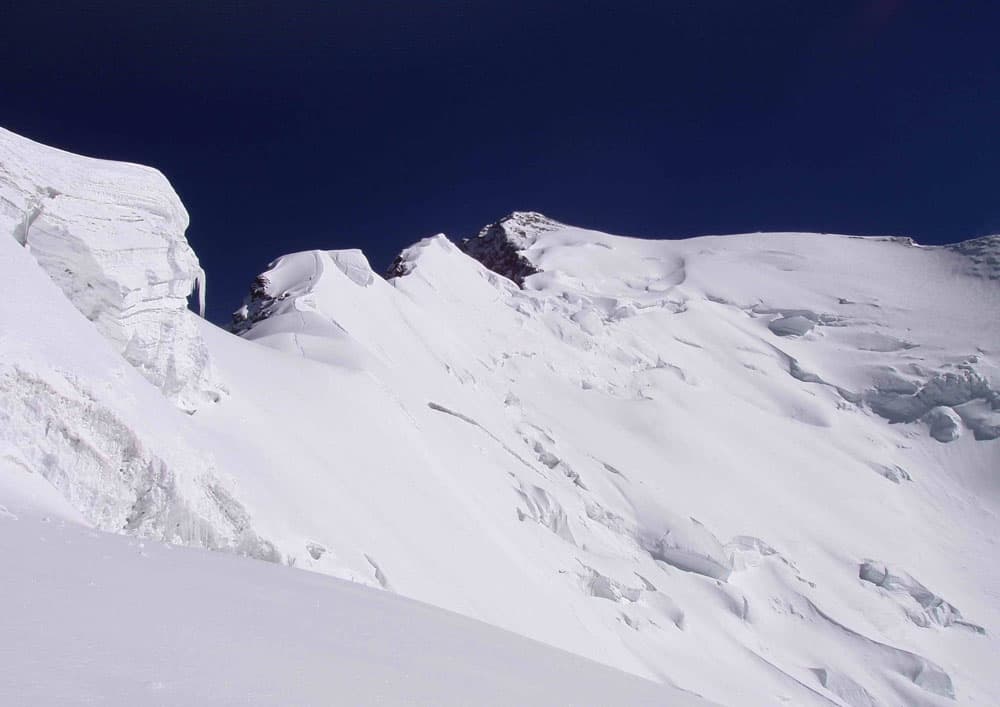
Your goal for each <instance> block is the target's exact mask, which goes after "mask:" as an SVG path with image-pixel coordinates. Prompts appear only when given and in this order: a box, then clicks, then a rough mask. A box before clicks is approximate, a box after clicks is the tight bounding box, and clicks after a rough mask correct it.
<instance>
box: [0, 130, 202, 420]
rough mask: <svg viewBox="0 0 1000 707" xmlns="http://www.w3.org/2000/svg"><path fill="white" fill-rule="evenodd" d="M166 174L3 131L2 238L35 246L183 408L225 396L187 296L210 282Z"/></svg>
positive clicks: (41, 259)
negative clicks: (5, 235)
mask: <svg viewBox="0 0 1000 707" xmlns="http://www.w3.org/2000/svg"><path fill="white" fill-rule="evenodd" d="M187 225H188V214H187V212H186V211H185V210H184V206H183V205H182V204H181V202H180V199H178V198H177V195H176V194H175V193H174V191H173V189H171V187H170V185H169V183H168V182H167V180H166V179H165V178H164V177H163V175H162V174H160V173H159V172H157V171H156V170H153V169H150V168H148V167H141V166H138V165H131V164H122V163H120V162H108V161H104V160H95V159H90V158H86V157H80V156H77V155H72V154H69V153H66V152H62V151H61V150H56V149H54V148H51V147H47V146H45V145H39V144H38V143H35V142H32V141H30V140H27V139H25V138H22V137H20V136H18V135H15V134H14V133H11V132H9V131H7V130H4V129H3V128H0V234H2V233H9V234H11V235H12V236H13V237H14V239H15V240H16V241H17V242H19V243H21V244H23V245H26V246H27V247H28V249H29V250H30V251H31V253H32V255H34V257H35V259H36V260H37V261H38V263H39V265H41V266H42V268H44V269H45V271H46V272H47V273H48V274H49V275H50V276H51V277H52V279H53V280H54V281H55V282H56V284H58V285H59V287H60V288H61V289H62V291H63V292H64V293H65V294H66V296H67V297H68V298H69V299H70V301H71V302H72V303H73V304H74V305H75V306H76V308H77V309H79V310H80V312H81V313H82V314H83V315H84V316H85V317H87V319H89V320H91V321H92V322H94V323H95V325H96V326H97V328H98V329H99V330H100V331H101V333H102V334H103V335H104V336H105V337H107V338H108V339H110V340H111V341H112V342H113V343H114V346H115V348H116V349H117V350H118V351H119V352H120V353H122V355H124V356H125V358H126V359H127V360H128V361H129V362H131V363H132V364H133V365H134V366H136V368H138V369H139V370H140V371H141V372H142V373H143V375H144V376H146V378H148V379H149V380H150V381H151V382H152V383H153V384H154V385H156V386H157V387H159V388H160V389H161V390H163V392H164V393H165V394H166V395H167V396H168V397H170V398H171V399H172V400H174V401H175V402H176V403H177V404H178V405H179V406H181V407H182V408H185V409H188V410H192V409H195V408H197V407H198V406H199V405H200V404H202V403H204V402H207V401H210V400H214V399H215V398H217V397H218V395H219V391H218V390H217V387H216V385H215V384H214V382H213V381H212V374H211V364H210V361H209V357H208V352H207V351H206V349H205V345H204V342H203V341H202V340H201V338H200V337H199V336H198V332H197V326H196V325H195V323H194V317H193V316H192V315H191V313H190V312H189V311H188V309H187V297H188V295H190V294H191V292H192V290H193V289H194V288H195V286H196V284H197V285H198V295H199V307H200V310H201V312H202V313H204V310H205V275H204V272H203V271H202V269H201V267H200V266H199V265H198V258H197V257H196V256H195V254H194V251H193V250H191V248H190V246H189V245H188V243H187V241H186V240H185V238H184V230H185V229H186V228H187Z"/></svg>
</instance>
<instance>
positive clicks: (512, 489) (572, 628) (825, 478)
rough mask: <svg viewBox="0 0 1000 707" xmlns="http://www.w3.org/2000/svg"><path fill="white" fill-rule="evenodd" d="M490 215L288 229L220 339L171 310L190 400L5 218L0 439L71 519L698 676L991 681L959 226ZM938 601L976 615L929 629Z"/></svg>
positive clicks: (953, 686) (983, 440)
mask: <svg viewBox="0 0 1000 707" xmlns="http://www.w3.org/2000/svg"><path fill="white" fill-rule="evenodd" d="M32 228H33V227H32ZM30 233H31V228H29V229H28V234H29V241H30ZM483 234H485V235H484V238H483V239H482V241H477V242H480V244H481V246H482V247H480V246H473V247H470V246H469V244H468V243H465V244H464V250H463V248H462V247H459V246H456V245H455V244H454V243H452V242H451V241H450V240H448V239H447V238H446V237H444V236H441V235H438V236H433V237H430V238H425V239H423V240H420V241H418V242H417V243H416V244H414V245H413V246H411V247H410V248H407V249H405V250H404V251H403V252H402V253H401V254H400V256H399V258H398V259H397V260H396V262H395V264H394V266H393V268H392V270H391V273H392V275H393V277H392V278H391V279H389V280H388V281H387V280H385V279H383V278H381V277H379V276H378V275H376V274H375V273H374V272H373V271H372V269H371V268H370V267H369V265H368V262H367V260H366V259H365V258H364V256H363V255H362V254H361V253H360V252H359V251H353V250H352V251H324V250H315V251H306V252H302V253H293V254H290V255H287V256H284V257H282V258H279V259H278V260H276V261H275V262H274V263H272V264H271V266H270V267H269V268H268V269H267V270H266V271H265V272H264V273H262V274H261V275H260V276H258V277H257V278H256V280H255V281H254V282H253V284H252V286H251V293H250V296H249V297H248V299H247V301H246V302H245V304H244V307H243V308H241V309H240V310H239V311H238V312H237V314H236V316H235V318H234V329H235V330H236V331H237V332H239V333H240V334H241V335H240V336H238V337H237V336H232V335H231V334H229V333H226V332H223V331H221V330H219V329H217V328H215V327H212V326H211V325H209V324H207V323H205V322H196V326H197V329H198V333H199V336H201V337H202V340H203V341H204V345H205V347H206V349H207V351H208V352H209V354H210V357H211V360H212V362H213V365H214V366H215V367H216V369H217V372H218V376H219V377H220V379H221V380H224V381H225V383H226V387H227V390H228V394H227V395H225V396H223V397H222V398H221V399H220V400H219V402H218V404H217V405H210V406H204V407H203V408H200V409H199V410H198V412H197V414H195V415H193V416H187V415H183V414H182V413H180V412H179V411H177V410H176V409H175V408H172V407H171V406H169V405H168V404H167V403H166V402H165V400H164V399H163V397H162V396H161V395H159V394H158V392H157V391H156V390H155V389H153V388H152V386H149V385H148V384H147V383H146V382H145V381H144V380H143V379H142V378H141V377H139V376H138V374H137V373H136V372H135V371H134V370H133V369H132V368H130V367H129V366H127V365H125V364H124V363H122V359H121V357H120V356H118V354H117V353H116V351H115V350H114V349H113V348H111V346H110V345H109V342H108V341H107V340H105V339H103V338H101V337H100V336H98V335H97V334H96V332H95V331H94V330H93V327H92V326H90V325H89V323H88V322H87V321H86V320H85V319H84V318H83V317H81V316H80V315H79V313H78V312H77V311H76V310H74V309H73V308H72V307H71V306H69V304H68V302H67V301H66V300H65V298H64V297H63V296H62V293H60V292H59V291H58V290H57V289H56V288H55V286H54V285H53V284H52V282H51V281H50V280H48V279H46V278H44V277H43V274H42V272H41V271H40V270H39V268H38V267H36V266H35V264H34V263H33V261H32V260H31V259H30V257H28V255H27V253H26V252H25V251H24V250H23V249H21V248H19V247H18V246H17V244H16V242H15V240H14V239H10V240H9V241H8V243H7V247H8V248H9V249H10V251H11V253H12V254H13V255H14V256H16V257H12V258H11V259H10V260H9V262H8V263H7V265H6V266H5V267H4V269H3V271H2V274H3V275H4V278H5V280H6V281H8V282H10V283H12V286H13V287H14V289H15V290H17V291H18V292H19V293H21V294H18V295H17V296H16V297H13V298H9V299H7V300H0V314H2V315H3V316H4V321H5V322H10V325H9V326H5V327H4V331H3V332H2V333H0V353H2V354H3V358H0V361H6V362H11V363H9V364H7V365H6V366H5V367H3V368H2V369H0V373H2V374H3V377H0V381H4V382H5V385H6V388H4V391H5V393H4V394H5V395H6V396H7V398H4V399H3V400H4V402H3V406H4V410H5V411H9V413H10V414H8V416H7V419H6V420H5V422H7V423H8V424H7V426H6V427H5V428H2V429H0V443H3V445H4V446H3V447H2V450H0V453H2V454H3V456H5V457H6V458H8V459H10V460H15V461H14V462H11V463H12V464H14V466H15V467H16V468H17V469H21V470H29V471H31V472H32V473H31V474H30V475H28V474H25V475H24V478H25V479H31V480H32V482H34V481H39V482H41V480H43V479H48V480H50V482H51V483H50V484H49V486H48V488H49V489H50V490H51V489H52V488H54V487H55V486H58V488H59V491H60V492H61V494H60V495H59V498H60V499H62V500H61V502H62V503H65V504H67V505H69V504H70V503H71V504H72V507H73V509H74V512H75V513H78V514H80V515H81V516H82V517H83V519H85V520H87V521H89V522H90V523H91V524H97V525H100V526H101V527H107V528H113V527H115V526H120V527H118V528H117V529H119V530H121V531H123V532H126V533H132V534H142V535H145V536H152V537H157V538H161V539H167V540H171V541H175V542H183V543H186V544H194V545H204V546H209V547H213V548H219V549H226V550H230V551H234V552H237V553H244V554H251V555H254V556H257V557H261V558H264V559H271V560H274V561H280V562H283V563H286V564H290V565H294V566H295V567H298V568H304V569H310V570H314V571H318V572H322V573H325V574H328V575H333V576H335V577H339V578H344V579H350V580H352V581H355V582H358V583H361V584H365V585H368V586H369V587H372V588H375V589H381V590H384V591H385V592H394V593H398V594H401V595H404V596H408V597H411V598H416V599H419V600H422V601H426V602H429V603H432V604H435V605H437V606H440V607H444V608H447V609H450V610H452V611H455V612H458V613H460V614H464V615H466V616H469V617H473V618H476V619H479V620H482V621H485V622H488V623H491V624H494V625H497V626H500V627H503V628H505V629H508V630H511V631H514V632H516V633H520V634H523V635H525V636H529V637H531V638H534V639H537V640H540V641H543V642H545V643H548V644H551V645H554V646H558V647H561V648H564V649H566V650H569V651H572V652H575V653H577V654H580V655H582V656H585V657H588V658H591V659H594V660H597V661H600V662H602V663H605V664H607V665H611V666H614V667H617V668H620V669H622V670H625V671H628V672H631V673H635V674H637V675H641V676H644V677H648V678H651V679H654V680H657V681H660V682H663V683H667V684H671V685H676V686H679V687H681V688H684V689H686V690H690V691H692V692H695V693H697V694H699V695H704V696H705V697H706V698H708V699H711V700H714V701H716V702H719V703H722V704H731V705H774V704H795V705H830V704H835V705H841V706H842V707H843V706H844V705H850V706H851V707H856V706H857V705H880V706H884V707H889V706H890V705H900V704H905V705H925V706H934V707H940V706H941V705H946V704H953V703H961V704H966V703H967V704H993V703H997V702H1000V681H998V677H997V675H996V671H995V667H994V666H993V665H992V663H993V662H994V658H993V657H994V656H995V655H996V654H997V653H998V651H1000V644H998V643H997V638H996V636H997V631H996V630H995V626H997V625H998V622H1000V607H998V606H997V603H996V599H995V587H996V586H998V585H1000V570H998V568H997V566H996V563H995V562H991V561H990V559H991V558H992V556H993V555H994V554H995V546H994V544H993V538H995V537H996V536H997V534H998V532H1000V526H998V520H997V519H998V517H1000V513H998V509H997V503H998V502H1000V497H998V496H997V485H996V470H997V469H998V468H1000V441H997V440H996V439H991V435H992V433H991V430H992V429H993V428H994V427H995V425H996V424H997V423H996V421H995V415H996V413H997V411H996V409H995V406H994V401H995V400H996V398H995V392H994V391H996V390H998V388H1000V385H998V359H997V356H998V351H1000V331H998V329H997V327H996V326H995V325H994V320H995V313H996V312H997V311H1000V291H998V286H997V281H996V280H995V279H991V278H990V277H988V276H983V274H982V272H981V267H980V265H982V263H983V262H987V261H985V260H984V259H983V258H984V257H985V256H983V255H982V253H981V251H980V247H979V246H976V247H975V248H973V249H972V250H971V251H970V252H972V255H969V254H968V252H966V251H967V250H968V249H963V248H962V247H955V248H923V247H920V246H917V245H915V244H913V243H912V241H909V240H908V239H900V238H884V239H871V238H851V237H844V236H818V235H809V234H750V235H744V236H733V237H705V238H696V239H691V240H686V241H647V240H640V239H633V238H624V237H618V236H611V235H608V234H604V233H599V232H595V231H588V230H584V229H579V228H573V227H571V226H566V225H563V224H559V223H557V222H555V221H552V220H551V219H547V218H545V217H543V216H541V215H539V214H513V215H511V216H510V217H508V218H505V219H502V220H501V221H500V222H499V223H498V224H497V225H495V226H493V227H488V228H487V229H485V230H484V231H483ZM486 241H489V242H490V243H493V245H492V246H489V247H487V245H488V243H486ZM317 245H322V244H321V243H317ZM494 246H495V247H494ZM470 253H473V254H475V255H476V257H477V258H481V260H482V261H481V262H480V261H479V260H477V259H476V258H473V257H470ZM484 254H485V255H484ZM514 256H516V257H514ZM977 258H978V259H979V260H976V259H977ZM0 264H2V263H0ZM491 268H495V269H491ZM43 285H47V286H48V289H46V288H45V287H43ZM25 313H28V314H25ZM37 321H45V322H47V323H49V325H47V326H45V327H37V326H34V324H35V323H36V322H37ZM29 322H31V325H29ZM11 332H14V334H11ZM102 347H103V348H102ZM81 349H82V351H81ZM28 362H30V365H28ZM119 363H121V365H119ZM14 364H17V365H14ZM35 381H42V382H43V383H44V386H43V385H41V384H36V383H35ZM32 386H34V387H32ZM46 386H47V387H46ZM49 388H51V389H53V390H55V391H56V393H52V392H49V390H48V389H49ZM36 400H37V403H36V402H34V401H36ZM60 410H65V414H61V413H60ZM992 436H994V437H995V435H992ZM945 438H947V439H951V441H950V442H949V443H947V444H942V443H941V442H940V441H939V440H941V439H945ZM32 445H36V446H37V447H38V450H37V451H36V450H35V449H34V448H33V447H32ZM8 450H9V452H8ZM15 462H16V463H15ZM0 473H8V474H9V473H11V472H9V471H2V472H0ZM10 478H12V479H13V478H18V479H20V478H21V477H10ZM21 480H24V479H21ZM47 483H48V482H47ZM53 485H55V486H53ZM36 486H37V485H36ZM33 488H34V487H33ZM2 490H3V487H2V485H0V492H2ZM67 499H68V501H67ZM50 500H51V499H50ZM0 504H3V505H4V506H5V507H7V506H8V504H4V503H3V499H2V498H0ZM12 512H13V513H14V514H15V515H16V514H17V512H16V510H15V511H12ZM0 515H2V514H0ZM105 518H106V519H109V520H107V521H105V520H102V519H105ZM0 521H2V518H0ZM179 521H180V525H179V526H178V522H179ZM177 527H180V528H181V529H185V530H184V532H174V529H176V528H177ZM868 558H878V560H877V562H878V566H879V567H882V566H884V567H885V568H886V574H885V576H886V577H889V578H890V579H889V581H888V582H887V583H885V582H883V585H882V586H880V585H879V584H877V583H874V582H872V581H870V580H868V579H865V575H869V576H871V577H874V576H875V574H873V573H872V572H867V571H866V572H865V573H864V574H862V573H861V570H859V568H860V567H862V565H863V563H866V562H874V561H873V560H869V559H868ZM873 566H874V565H873ZM898 568H906V571H905V572H903V571H902V570H899V569H898ZM879 576H880V577H881V576H882V575H879ZM914 577H919V578H920V581H919V582H916V580H913V578H914ZM926 587H932V588H933V589H934V592H930V591H929V590H926ZM246 591H247V592H252V591H254V590H253V588H251V587H248V588H247V589H246ZM925 592H926V593H925ZM941 597H947V601H945V600H944V599H943V598H941ZM939 599H940V603H937V602H938V600H939ZM303 606H306V605H303ZM956 606H960V607H962V610H963V612H964V615H965V616H969V617H971V618H972V619H974V620H975V621H976V624H975V625H976V626H979V627H981V628H982V629H983V632H982V633H980V632H978V631H976V630H953V629H954V628H955V627H956V626H959V624H958V623H957V621H959V620H961V621H964V619H959V614H958V613H957V609H955V608H954V607H956ZM300 608H302V607H300ZM303 610H304V611H306V613H307V614H308V613H309V609H308V607H306V608H305V609H303ZM914 616H917V617H918V618H920V617H924V618H920V620H919V621H918V620H915V619H914V618H913V617H914ZM948 617H950V619H949V618H948ZM924 619H926V620H924ZM938 619H940V620H938ZM949 620H950V621H951V623H950V624H949V623H948V621H949ZM970 626H971V624H970ZM472 701H473V702H475V701H476V700H475V699H473V700H472ZM620 701H621V702H623V703H628V699H627V698H625V697H623V698H622V699H621V700H620ZM611 702H614V700H611Z"/></svg>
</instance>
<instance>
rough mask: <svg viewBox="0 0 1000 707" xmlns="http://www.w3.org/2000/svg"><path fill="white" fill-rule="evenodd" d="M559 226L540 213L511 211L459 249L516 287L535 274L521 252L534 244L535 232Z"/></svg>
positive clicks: (466, 240)
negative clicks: (512, 282) (513, 283)
mask: <svg viewBox="0 0 1000 707" xmlns="http://www.w3.org/2000/svg"><path fill="white" fill-rule="evenodd" d="M559 226H560V224H558V223H557V222H555V221H553V220H552V219H550V218H548V217H546V216H543V215H542V214H539V213H535V212H533V211H515V212H514V213H512V214H510V215H509V216H505V217H504V218H502V219H500V220H499V221H497V222H496V223H493V224H490V225H489V226H487V227H486V228H484V229H483V230H482V231H480V232H479V235H477V236H476V237H475V238H466V239H464V240H463V241H462V243H461V245H460V247H461V249H462V250H463V251H465V252H466V253H467V254H468V255H470V256H472V257H473V258H475V259H476V260H478V261H479V262H480V263H482V264H483V265H484V266H486V267H487V268H488V269H490V270H492V271H493V272H495V273H499V274H500V275H503V276H504V277H506V278H508V279H510V280H513V281H514V282H515V283H517V285H518V286H519V287H520V286H522V285H523V284H524V279H525V278H526V277H528V276H529V275H534V274H535V273H537V272H538V269H537V268H536V267H535V266H534V265H532V264H531V261H529V260H528V259H527V258H526V257H524V255H523V254H522V251H524V250H526V249H527V248H529V247H530V246H531V245H532V244H533V243H534V242H535V240H536V239H537V238H538V234H539V233H543V232H545V231H554V230H556V229H558V228H559Z"/></svg>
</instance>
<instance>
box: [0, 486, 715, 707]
mask: <svg viewBox="0 0 1000 707" xmlns="http://www.w3.org/2000/svg"><path fill="white" fill-rule="evenodd" d="M4 471H5V473H11V474H19V475H21V476H24V477H26V478H27V475H26V474H24V472H23V471H21V470H14V469H5V470H4ZM0 478H2V479H3V481H5V482H6V481H9V479H6V478H4V477H0ZM3 488H4V491H6V492H7V493H8V498H6V499H5V500H6V501H7V502H8V503H11V508H8V507H6V506H0V556H2V557H3V558H4V563H3V564H4V571H3V572H2V573H0V596H2V597H3V602H4V609H5V610H4V611H3V612H0V635H2V636H3V640H2V641H0V661H2V662H3V665H4V670H3V671H0V703H3V704H8V705H15V704H31V705H37V706H39V707H41V706H43V705H75V704H114V705H135V704H143V705H177V704H211V705H288V704H295V705H335V704H336V705H414V704H420V705H469V704H479V705H512V704H517V705H539V706H541V705H553V704H565V705H595V706H597V705H608V704H629V705H677V706H678V707H682V706H685V705H690V706H691V707H695V706H697V705H708V704H709V703H707V702H705V701H703V700H700V699H697V698H695V697H693V696H689V695H685V694H683V693H681V692H680V691H677V690H673V689H670V688H667V687H664V686H660V685H655V684H654V683H651V682H647V681H644V680H641V679H639V678H635V677H631V676H628V675H625V674H624V673H621V672H618V671H616V670H613V669H610V668H606V667H604V666H600V665H597V664H595V663H590V662H589V661H586V660H583V659H582V658H579V657H577V656H574V655H572V654H570V653H565V652H562V651H557V650H555V649H552V648H549V647H547V646H544V645H541V644H539V643H535V642H533V641H529V640H527V639H524V638H521V637H519V636H516V635H514V634H511V633H507V632H505V631H501V630H499V629H496V628H493V627H490V626H487V625H485V624H481V623H479V622H476V621H471V620H469V619H464V618H462V617H460V616H457V615H455V614H451V613H448V612H446V611H442V610H440V609H436V608H434V607H431V606H428V605H426V604H419V603H417V602H413V601H410V600H407V599H403V598H402V597H398V596H396V595H393V594H391V593H388V592H382V591H379V590H375V589H370V588H367V587H362V586H360V585H358V584H354V583H350V582H344V581H341V580H335V579H332V578H329V577H323V576H321V575H317V574H313V573H306V572H300V571H296V570H293V569H289V568H285V567H279V566H275V565H273V564H266V563H259V562H250V561H247V560H243V559H240V558H235V557H226V556H221V555H213V554H207V553H205V552H198V551H194V550H190V549H186V548H173V547H171V546H169V545H161V544H158V543H151V542H142V541H139V540H136V539H134V538H124V537H118V536H113V535H108V534H104V533H98V532H94V531H92V530H89V529H88V528H87V527H85V526H84V525H81V524H78V523H76V522H73V521H72V520H66V519H64V518H62V517H60V516H59V515H49V514H47V513H43V512H40V511H41V508H42V507H40V506H38V505H36V504H35V503H34V502H31V501H30V500H29V498H28V497H26V496H25V495H19V496H18V497H17V499H11V498H10V497H9V496H10V494H11V491H12V490H11V489H10V488H9V486H8V485H5V486H4V487H3ZM17 500H20V501H21V502H20V503H18V502H17ZM12 501H13V502H12Z"/></svg>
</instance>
